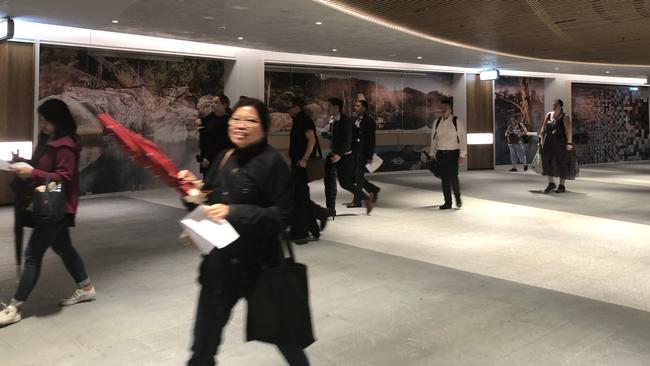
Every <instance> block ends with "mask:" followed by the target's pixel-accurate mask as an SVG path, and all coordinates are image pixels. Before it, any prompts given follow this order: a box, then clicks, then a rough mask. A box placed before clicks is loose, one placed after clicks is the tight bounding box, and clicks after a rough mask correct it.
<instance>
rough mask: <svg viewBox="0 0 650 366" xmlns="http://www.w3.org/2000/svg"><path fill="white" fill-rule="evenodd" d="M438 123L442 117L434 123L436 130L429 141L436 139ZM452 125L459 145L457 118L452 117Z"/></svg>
mask: <svg viewBox="0 0 650 366" xmlns="http://www.w3.org/2000/svg"><path fill="white" fill-rule="evenodd" d="M440 122H442V117H438V120H437V121H436V129H435V130H434V131H435V132H434V133H433V137H432V138H431V141H433V140H435V139H436V136H438V126H440ZM452 123H453V124H454V128H455V129H456V139H457V140H458V143H459V144H460V137H459V136H458V117H457V116H454V119H453V120H452Z"/></svg>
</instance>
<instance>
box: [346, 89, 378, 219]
mask: <svg viewBox="0 0 650 366" xmlns="http://www.w3.org/2000/svg"><path fill="white" fill-rule="evenodd" d="M354 112H355V115H356V116H357V119H356V121H355V122H354V125H353V126H352V154H353V155H354V159H355V167H354V168H355V169H354V173H355V176H354V182H355V185H356V186H357V187H360V188H361V189H363V190H365V191H366V192H368V193H370V195H371V197H372V200H373V202H377V197H378V196H379V191H380V188H379V187H377V186H376V185H374V184H372V183H370V182H368V180H366V178H365V177H364V174H365V171H366V164H372V160H373V157H374V155H375V129H376V124H375V120H373V119H372V118H371V117H370V116H369V115H368V102H367V101H365V100H358V101H357V102H356V103H355V104H354ZM347 207H348V208H353V207H361V200H360V199H359V198H358V197H356V196H355V199H354V201H352V202H351V203H349V204H347Z"/></svg>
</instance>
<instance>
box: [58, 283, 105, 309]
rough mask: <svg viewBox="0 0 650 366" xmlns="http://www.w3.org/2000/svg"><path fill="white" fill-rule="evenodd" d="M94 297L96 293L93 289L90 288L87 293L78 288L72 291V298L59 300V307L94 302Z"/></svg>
mask: <svg viewBox="0 0 650 366" xmlns="http://www.w3.org/2000/svg"><path fill="white" fill-rule="evenodd" d="M96 295H97V293H96V292H95V288H94V287H92V288H91V289H90V290H88V291H86V290H84V289H81V288H78V289H76V290H75V291H74V293H73V294H72V296H70V297H68V298H65V299H63V300H61V301H60V302H59V304H60V305H61V306H70V305H74V304H78V303H80V302H86V301H93V300H95V298H96Z"/></svg>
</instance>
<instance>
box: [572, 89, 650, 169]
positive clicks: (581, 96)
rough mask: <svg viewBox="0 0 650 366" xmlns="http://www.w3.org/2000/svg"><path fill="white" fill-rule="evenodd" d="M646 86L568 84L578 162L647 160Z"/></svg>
mask: <svg viewBox="0 0 650 366" xmlns="http://www.w3.org/2000/svg"><path fill="white" fill-rule="evenodd" d="M649 94H650V93H649V90H648V88H647V87H628V86H615V85H593V84H572V85H571V98H572V104H573V115H572V117H573V131H574V132H573V133H574V142H575V143H576V148H577V152H578V158H579V160H580V162H581V163H584V164H590V163H609V162H617V161H634V160H648V159H650V143H649V141H648V129H649V127H650V126H649V124H650V122H649V116H648V96H649Z"/></svg>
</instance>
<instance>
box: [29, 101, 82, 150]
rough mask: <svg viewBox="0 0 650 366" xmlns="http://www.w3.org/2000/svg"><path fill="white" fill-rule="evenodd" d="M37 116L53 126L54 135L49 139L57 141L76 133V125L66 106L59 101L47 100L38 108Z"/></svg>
mask: <svg viewBox="0 0 650 366" xmlns="http://www.w3.org/2000/svg"><path fill="white" fill-rule="evenodd" d="M38 114H40V115H41V116H43V118H45V119H46V120H47V121H48V122H50V123H52V125H54V133H53V134H52V136H50V138H51V139H52V140H58V139H60V138H61V137H65V136H74V135H75V134H76V133H77V123H76V122H75V121H74V118H73V117H72V113H70V109H68V105H67V104H65V102H64V101H62V100H60V99H54V98H53V99H48V100H46V101H45V102H43V104H41V105H40V106H39V107H38Z"/></svg>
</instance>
